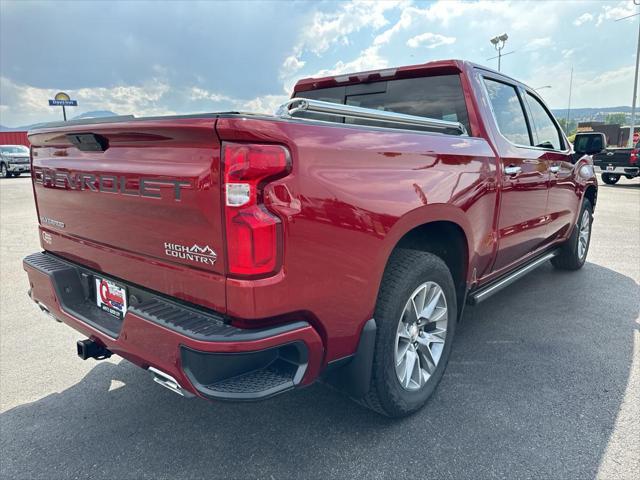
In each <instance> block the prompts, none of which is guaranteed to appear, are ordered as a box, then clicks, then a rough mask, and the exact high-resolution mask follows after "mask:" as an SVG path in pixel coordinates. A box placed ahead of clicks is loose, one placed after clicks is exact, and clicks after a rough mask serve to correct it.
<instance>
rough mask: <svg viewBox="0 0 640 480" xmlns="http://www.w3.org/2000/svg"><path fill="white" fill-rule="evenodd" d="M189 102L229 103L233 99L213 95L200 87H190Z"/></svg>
mask: <svg viewBox="0 0 640 480" xmlns="http://www.w3.org/2000/svg"><path fill="white" fill-rule="evenodd" d="M189 100H194V101H197V100H211V101H212V102H231V101H233V99H232V98H231V97H228V96H226V95H221V94H219V93H213V92H209V91H207V90H205V89H204V88H200V87H192V88H191V91H190V92H189Z"/></svg>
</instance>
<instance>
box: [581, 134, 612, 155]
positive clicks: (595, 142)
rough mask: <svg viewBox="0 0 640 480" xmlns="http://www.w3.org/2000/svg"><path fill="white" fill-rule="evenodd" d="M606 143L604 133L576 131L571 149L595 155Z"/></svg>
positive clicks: (583, 153) (582, 153)
mask: <svg viewBox="0 0 640 480" xmlns="http://www.w3.org/2000/svg"><path fill="white" fill-rule="evenodd" d="M606 145H607V140H606V138H605V136H604V133H600V132H589V133H578V134H576V137H575V140H574V142H573V150H574V151H575V152H576V153H578V154H580V155H595V154H596V153H600V152H602V151H603V150H604V149H605V148H606Z"/></svg>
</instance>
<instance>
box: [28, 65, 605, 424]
mask: <svg viewBox="0 0 640 480" xmlns="http://www.w3.org/2000/svg"><path fill="white" fill-rule="evenodd" d="M29 140H30V142H31V144H32V148H31V154H32V167H33V174H32V178H33V190H34V195H35V201H36V206H37V212H38V218H39V235H40V242H41V247H42V251H40V252H36V253H33V254H32V255H29V256H28V257H26V258H25V259H24V269H25V270H26V272H27V274H28V279H29V296H30V297H31V298H32V299H33V300H34V301H35V302H36V304H37V305H38V306H39V307H40V309H42V310H43V311H44V312H45V313H47V314H48V315H50V316H52V317H53V318H54V319H56V320H58V321H60V322H64V323H66V324H67V325H69V326H71V327H72V328H74V329H76V330H77V331H79V332H80V333H81V334H82V335H83V336H84V337H86V338H85V339H84V340H81V341H79V342H78V343H77V353H78V355H79V356H80V357H81V358H82V359H87V358H95V359H102V358H107V357H109V356H111V355H112V354H117V355H119V356H121V357H124V358H125V359H127V360H129V361H131V362H133V363H134V364H136V365H138V366H140V367H142V368H144V369H147V370H149V371H150V372H151V374H152V375H153V378H154V380H155V381H156V382H158V383H159V384H161V385H163V386H164V387H166V388H169V389H170V390H172V391H174V392H176V393H179V394H181V395H183V396H198V397H202V398H206V399H219V400H235V401H246V400H257V399H262V398H267V397H271V396H273V395H276V394H279V393H282V392H285V391H287V390H290V389H294V388H299V387H304V386H307V385H310V384H311V383H313V382H315V381H317V380H321V381H323V382H324V383H327V384H330V385H333V386H335V387H336V388H338V389H340V390H342V391H344V392H346V394H348V395H349V396H350V397H352V398H354V399H356V400H357V401H359V402H360V403H362V404H364V405H366V406H368V407H370V408H371V409H373V410H375V411H377V412H379V413H381V414H384V415H387V416H391V417H400V416H404V415H408V414H410V413H412V412H415V411H416V410H418V409H419V408H420V407H422V406H423V405H424V404H425V402H426V401H427V398H428V397H429V396H430V395H431V393H432V392H433V391H434V389H435V388H436V386H437V384H438V382H439V381H440V379H441V378H442V375H443V371H444V369H445V366H446V364H447V360H448V358H449V355H450V353H451V347H452V343H453V340H454V337H455V333H456V328H457V327H458V322H459V320H460V318H461V317H462V313H463V307H464V306H465V305H467V304H477V303H478V302H481V301H484V300H485V299H487V298H489V297H490V296H491V295H493V294H495V293H497V292H498V291H499V290H501V289H502V288H504V287H506V286H507V285H509V284H511V283H512V282H513V281H515V280H517V279H518V278H520V277H521V276H523V275H524V274H526V273H527V272H529V271H531V270H533V269H534V268H536V267H537V266H539V265H541V264H543V263H544V262H546V261H548V260H550V261H551V262H552V263H553V265H554V266H556V267H557V268H559V269H565V270H576V269H579V268H580V267H582V265H583V264H584V262H585V259H586V256H587V251H588V248H589V240H590V238H591V225H592V215H593V211H594V207H595V205H596V199H597V181H596V179H595V177H594V171H593V164H592V161H591V157H590V154H591V153H594V152H590V151H583V152H577V154H576V153H575V152H573V151H572V149H571V147H570V144H569V142H568V141H567V139H566V137H565V135H564V134H563V132H562V130H561V129H560V127H559V125H558V123H557V121H556V120H555V119H554V117H553V116H552V115H551V114H550V112H549V109H548V108H547V107H546V106H545V104H544V102H543V101H542V100H541V98H540V97H539V96H538V94H537V93H536V92H535V90H533V89H531V88H529V87H527V86H526V85H523V84H522V83H520V82H518V81H516V80H514V79H512V78H509V77H507V76H505V75H503V74H501V73H498V72H495V71H493V70H490V69H487V68H484V67H482V66H478V65H475V64H472V63H468V62H465V61H458V60H450V61H436V62H430V63H426V64H421V65H413V66H405V67H400V68H392V69H385V70H380V71H371V72H364V73H355V74H352V75H343V76H333V77H327V78H309V79H304V80H300V81H299V82H298V83H297V84H296V86H295V89H294V92H293V95H292V97H291V99H290V100H289V101H288V102H287V103H285V104H284V105H283V106H282V107H281V108H280V109H279V110H278V112H276V114H275V115H256V114H246V113H238V112H226V113H216V114H202V115H189V116H174V117H159V118H133V117H124V118H115V119H114V118H110V119H104V120H91V121H86V120H85V121H78V122H66V123H61V124H57V125H56V124H53V125H49V126H45V127H42V128H39V129H38V130H34V131H32V132H30V134H29Z"/></svg>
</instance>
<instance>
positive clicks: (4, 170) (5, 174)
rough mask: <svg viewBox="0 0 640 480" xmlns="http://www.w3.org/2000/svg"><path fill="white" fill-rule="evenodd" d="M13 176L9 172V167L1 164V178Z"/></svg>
mask: <svg viewBox="0 0 640 480" xmlns="http://www.w3.org/2000/svg"><path fill="white" fill-rule="evenodd" d="M10 176H11V174H10V173H9V171H8V170H7V166H6V165H5V164H4V163H0V177H2V178H9V177H10Z"/></svg>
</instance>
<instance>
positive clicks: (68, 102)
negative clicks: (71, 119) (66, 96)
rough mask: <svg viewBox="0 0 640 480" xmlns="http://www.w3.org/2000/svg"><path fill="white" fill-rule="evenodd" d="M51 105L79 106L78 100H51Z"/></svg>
mask: <svg viewBox="0 0 640 480" xmlns="http://www.w3.org/2000/svg"><path fill="white" fill-rule="evenodd" d="M49 106H51V107H77V106H78V101H77V100H49Z"/></svg>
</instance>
